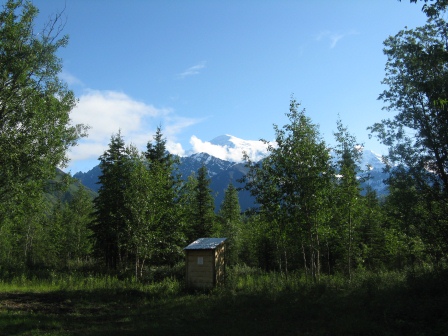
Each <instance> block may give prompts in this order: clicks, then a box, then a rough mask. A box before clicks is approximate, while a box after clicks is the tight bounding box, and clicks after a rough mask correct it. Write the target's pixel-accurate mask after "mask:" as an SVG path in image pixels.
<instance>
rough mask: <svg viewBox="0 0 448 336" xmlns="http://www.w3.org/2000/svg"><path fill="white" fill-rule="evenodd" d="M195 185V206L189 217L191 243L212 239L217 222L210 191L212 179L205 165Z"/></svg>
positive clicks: (199, 172)
mask: <svg viewBox="0 0 448 336" xmlns="http://www.w3.org/2000/svg"><path fill="white" fill-rule="evenodd" d="M193 178H195V177H193ZM194 185H195V188H194V197H193V200H192V201H193V204H192V207H191V209H190V216H189V218H190V221H191V222H190V223H189V227H190V229H189V230H188V231H189V232H188V233H189V236H188V240H189V241H195V240H196V239H198V238H204V237H210V236H211V234H212V229H213V223H214V221H215V212H214V211H215V204H214V199H213V196H212V190H211V189H210V178H209V177H208V172H207V168H206V167H205V165H203V166H202V167H201V168H199V170H198V172H197V178H196V181H195V183H194Z"/></svg>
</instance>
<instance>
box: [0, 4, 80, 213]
mask: <svg viewBox="0 0 448 336" xmlns="http://www.w3.org/2000/svg"><path fill="white" fill-rule="evenodd" d="M37 13H38V10H37V8H36V7H34V6H33V5H32V3H31V2H29V1H21V0H17V1H14V0H8V1H7V2H6V3H5V4H4V7H3V11H2V12H0V36H2V40H1V43H0V154H1V155H0V167H1V173H0V205H1V204H3V203H4V202H7V201H8V200H10V199H14V198H15V197H18V196H17V195H18V194H20V193H22V192H24V191H25V190H26V189H28V188H30V187H31V185H34V186H35V187H36V188H37V189H40V188H42V186H43V183H45V182H46V181H47V180H48V179H50V178H51V177H53V176H54V175H55V168H56V167H57V166H64V165H65V164H66V163H67V161H68V158H67V156H66V152H67V150H68V149H69V148H70V147H71V146H73V145H75V144H76V141H77V139H78V138H79V137H80V136H84V135H85V131H86V127H85V126H83V125H75V126H72V125H70V123H69V122H70V112H71V110H72V109H73V107H74V106H75V97H74V94H73V92H72V91H70V90H68V89H67V86H66V84H65V83H63V82H62V81H61V80H60V79H59V78H58V74H59V73H60V72H61V69H62V61H61V60H60V59H59V58H58V57H57V56H56V53H57V51H58V49H60V48H61V47H65V46H66V45H67V42H68V38H67V37H66V36H62V37H61V38H59V35H60V33H61V29H62V27H63V24H62V22H61V15H60V14H59V15H56V16H55V17H54V18H53V19H52V20H50V21H49V22H48V23H47V24H46V25H45V26H44V28H43V29H42V30H41V31H36V29H35V27H34V20H35V18H36V16H37ZM30 181H33V182H32V183H31V185H30ZM13 202H14V201H13ZM4 209H5V207H4V208H3V209H2V210H4ZM9 215H10V214H9V213H8V211H0V222H1V221H2V218H4V217H6V216H9Z"/></svg>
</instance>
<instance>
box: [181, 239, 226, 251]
mask: <svg viewBox="0 0 448 336" xmlns="http://www.w3.org/2000/svg"><path fill="white" fill-rule="evenodd" d="M226 239H227V238H199V239H198V240H195V241H194V242H192V243H191V244H190V245H188V246H187V247H185V248H184V250H214V249H215V248H216V247H218V246H219V245H221V244H222V243H223V242H224V241H225V240H226Z"/></svg>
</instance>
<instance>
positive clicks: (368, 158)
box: [361, 149, 384, 171]
mask: <svg viewBox="0 0 448 336" xmlns="http://www.w3.org/2000/svg"><path fill="white" fill-rule="evenodd" d="M367 165H370V166H371V170H379V171H381V170H382V169H383V168H384V162H383V158H382V156H381V155H379V154H376V153H374V152H372V151H371V150H368V149H364V150H363V153H362V160H361V168H362V169H367Z"/></svg>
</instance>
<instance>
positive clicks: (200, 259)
mask: <svg viewBox="0 0 448 336" xmlns="http://www.w3.org/2000/svg"><path fill="white" fill-rule="evenodd" d="M225 240H226V238H199V239H198V240H196V241H194V242H193V243H191V244H190V245H188V246H187V247H185V248H184V251H185V263H186V268H187V286H188V287H195V288H212V287H214V286H215V285H216V284H218V283H222V282H223V281H224V272H225Z"/></svg>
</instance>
